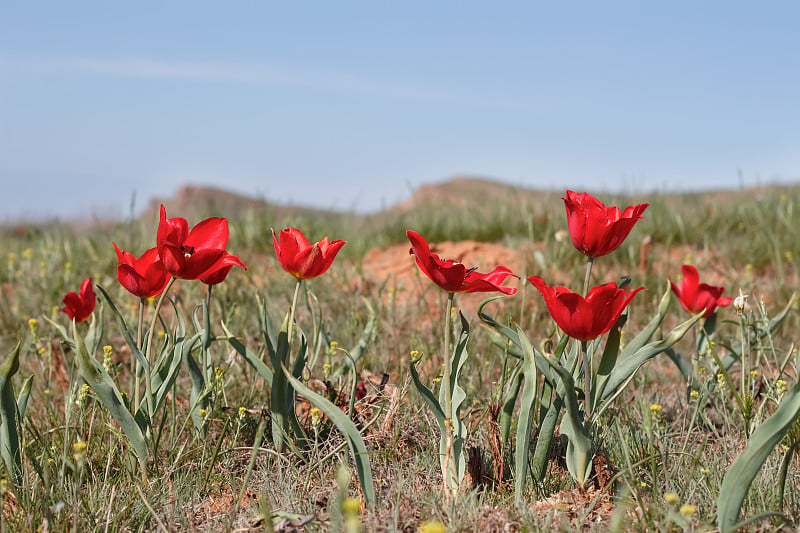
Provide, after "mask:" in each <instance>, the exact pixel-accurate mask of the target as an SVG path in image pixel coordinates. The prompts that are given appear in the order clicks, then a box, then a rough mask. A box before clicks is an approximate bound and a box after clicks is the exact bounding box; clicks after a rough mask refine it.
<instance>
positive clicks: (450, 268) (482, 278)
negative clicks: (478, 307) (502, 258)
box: [406, 230, 517, 294]
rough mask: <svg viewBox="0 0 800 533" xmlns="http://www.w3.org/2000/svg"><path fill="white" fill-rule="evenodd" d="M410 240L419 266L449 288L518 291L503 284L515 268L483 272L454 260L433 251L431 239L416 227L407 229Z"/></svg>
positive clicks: (429, 276)
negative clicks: (443, 257)
mask: <svg viewBox="0 0 800 533" xmlns="http://www.w3.org/2000/svg"><path fill="white" fill-rule="evenodd" d="M406 235H407V236H408V240H409V241H411V250H410V251H409V253H410V254H413V255H414V259H415V260H416V261H417V266H418V267H419V268H420V270H422V272H423V273H424V274H425V275H426V276H428V278H430V280H431V281H433V282H434V283H435V284H437V285H438V286H439V287H441V288H442V289H444V290H445V291H447V292H454V293H455V292H493V291H499V292H502V293H503V294H514V293H515V292H517V289H514V288H512V287H502V286H501V285H500V284H501V283H503V281H505V279H506V278H507V277H508V276H513V277H517V276H515V275H514V274H513V273H512V272H511V270H509V269H508V268H506V267H504V266H498V267H497V268H495V269H494V270H492V271H491V272H488V273H486V274H482V273H480V272H478V271H477V270H475V269H474V268H473V269H469V270H467V267H465V266H464V265H463V264H461V263H457V262H455V261H452V260H446V261H445V260H442V259H440V258H439V256H438V255H436V254H435V253H432V252H431V249H430V246H428V242H427V241H426V240H425V239H424V238H423V237H422V236H421V235H420V234H419V233H417V232H416V231H412V230H408V231H406Z"/></svg>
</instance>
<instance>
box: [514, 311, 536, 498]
mask: <svg viewBox="0 0 800 533" xmlns="http://www.w3.org/2000/svg"><path fill="white" fill-rule="evenodd" d="M516 330H517V335H518V336H519V340H520V342H521V343H522V354H523V356H524V359H523V364H522V374H523V377H524V381H525V383H524V385H523V387H522V396H521V397H520V408H519V425H518V426H517V442H516V445H515V448H514V468H515V472H514V500H515V501H516V502H517V503H521V502H522V496H523V492H524V490H525V480H526V478H527V474H528V459H529V457H530V450H531V431H532V430H533V420H534V418H535V417H536V412H535V411H536V356H535V355H534V350H533V346H531V343H530V341H529V340H528V337H527V336H525V334H524V333H523V332H522V330H521V329H520V327H519V326H516Z"/></svg>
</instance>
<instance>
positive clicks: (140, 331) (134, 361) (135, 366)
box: [131, 298, 145, 405]
mask: <svg viewBox="0 0 800 533" xmlns="http://www.w3.org/2000/svg"><path fill="white" fill-rule="evenodd" d="M144 302H145V299H144V298H139V325H138V327H137V330H136V347H137V348H138V349H140V350H141V349H142V336H143V335H144ZM139 365H140V363H139V359H138V358H137V357H134V356H133V354H131V372H132V373H133V384H134V385H133V389H134V393H133V405H139V398H140V397H141V392H140V391H139Z"/></svg>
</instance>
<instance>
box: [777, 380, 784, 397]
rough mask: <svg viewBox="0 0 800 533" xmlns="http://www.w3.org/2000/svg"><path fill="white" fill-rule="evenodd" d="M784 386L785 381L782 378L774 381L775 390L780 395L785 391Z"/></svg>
mask: <svg viewBox="0 0 800 533" xmlns="http://www.w3.org/2000/svg"><path fill="white" fill-rule="evenodd" d="M786 386H787V383H786V381H784V380H782V379H779V380H777V381H776V382H775V392H777V393H778V394H781V395H782V394H783V393H785V392H786Z"/></svg>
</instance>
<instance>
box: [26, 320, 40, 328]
mask: <svg viewBox="0 0 800 533" xmlns="http://www.w3.org/2000/svg"><path fill="white" fill-rule="evenodd" d="M28 326H30V328H31V329H32V330H33V331H36V328H38V327H39V321H38V320H36V319H35V318H30V319H28Z"/></svg>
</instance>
